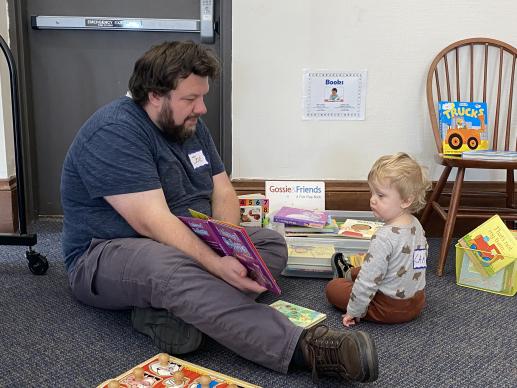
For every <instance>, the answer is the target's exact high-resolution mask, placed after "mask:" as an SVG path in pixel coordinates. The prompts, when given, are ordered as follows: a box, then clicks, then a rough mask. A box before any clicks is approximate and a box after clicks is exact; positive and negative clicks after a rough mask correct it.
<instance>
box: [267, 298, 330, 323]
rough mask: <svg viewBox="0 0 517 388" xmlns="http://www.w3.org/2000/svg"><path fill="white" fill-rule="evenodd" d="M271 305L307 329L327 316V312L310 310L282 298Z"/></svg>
mask: <svg viewBox="0 0 517 388" xmlns="http://www.w3.org/2000/svg"><path fill="white" fill-rule="evenodd" d="M270 306H271V307H273V308H274V309H277V310H278V311H280V312H281V313H282V314H284V315H285V316H286V317H287V318H289V320H290V321H291V322H292V323H294V324H295V325H297V326H301V327H303V328H304V329H308V328H310V327H312V326H314V325H316V324H318V323H320V322H321V321H323V320H325V319H326V318H327V314H324V313H320V312H318V311H314V310H311V309H309V308H307V307H302V306H298V305H296V304H294V303H289V302H286V301H284V300H277V301H276V302H273V303H271V304H270Z"/></svg>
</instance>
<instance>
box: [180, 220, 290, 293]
mask: <svg viewBox="0 0 517 388" xmlns="http://www.w3.org/2000/svg"><path fill="white" fill-rule="evenodd" d="M178 218H179V219H180V220H181V221H183V223H184V224H185V225H187V226H188V227H189V228H190V229H191V230H192V231H193V232H194V233H195V234H196V235H197V236H198V237H199V238H201V239H202V240H203V241H204V242H205V243H207V244H208V245H209V246H210V247H211V248H212V249H213V250H214V251H215V252H217V253H219V254H220V255H221V256H234V257H236V258H237V259H238V260H239V261H240V262H241V263H242V265H244V266H245V267H246V269H247V270H248V277H249V278H251V279H253V280H255V281H256V282H257V283H258V284H260V285H261V286H264V287H266V288H267V289H268V290H269V291H271V292H273V293H274V294H276V295H280V287H278V284H277V283H276V280H275V278H274V277H273V275H272V274H271V272H270V271H269V268H268V267H267V265H266V263H265V262H264V260H263V259H262V257H260V254H259V252H258V251H257V249H256V248H255V245H254V244H253V242H252V241H251V239H250V238H249V236H248V233H247V232H246V229H244V228H243V227H241V226H237V225H233V224H230V223H226V222H222V221H218V220H214V219H206V220H204V219H199V218H193V217H182V216H180V217H178Z"/></svg>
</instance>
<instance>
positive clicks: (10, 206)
mask: <svg viewBox="0 0 517 388" xmlns="http://www.w3.org/2000/svg"><path fill="white" fill-rule="evenodd" d="M16 195H17V193H16V177H14V176H13V177H11V178H7V179H0V233H14V232H16V231H17V230H18V201H17V199H16Z"/></svg>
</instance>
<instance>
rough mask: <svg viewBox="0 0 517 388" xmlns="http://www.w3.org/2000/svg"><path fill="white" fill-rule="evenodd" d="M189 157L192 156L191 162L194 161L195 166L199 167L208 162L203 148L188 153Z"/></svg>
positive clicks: (193, 165)
mask: <svg viewBox="0 0 517 388" xmlns="http://www.w3.org/2000/svg"><path fill="white" fill-rule="evenodd" d="M188 157H189V158H190V163H192V167H194V168H199V167H201V166H204V165H205V164H208V161H207V160H206V158H205V155H204V154H203V151H201V150H199V151H197V152H193V153H191V154H188Z"/></svg>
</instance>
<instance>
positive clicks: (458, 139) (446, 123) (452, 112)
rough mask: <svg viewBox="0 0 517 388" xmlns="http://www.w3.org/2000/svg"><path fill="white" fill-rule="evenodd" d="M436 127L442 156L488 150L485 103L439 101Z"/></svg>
mask: <svg viewBox="0 0 517 388" xmlns="http://www.w3.org/2000/svg"><path fill="white" fill-rule="evenodd" d="M438 125H439V129H440V136H441V139H442V145H443V153H444V154H461V153H463V152H464V151H477V150H488V133H487V105H486V102H464V101H440V102H438Z"/></svg>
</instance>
